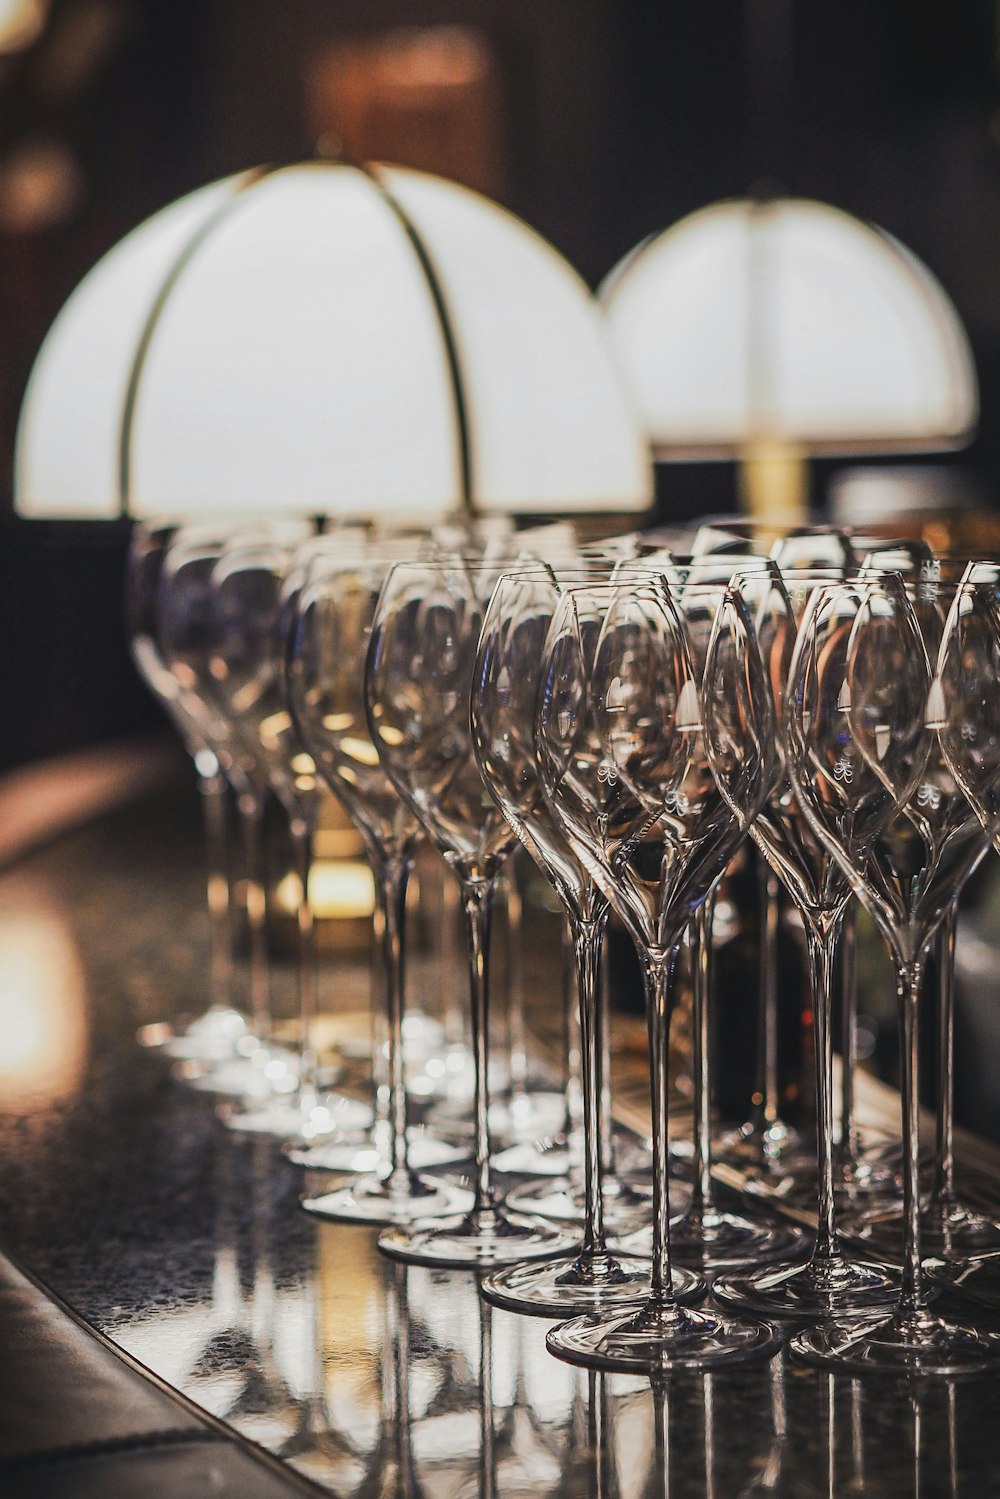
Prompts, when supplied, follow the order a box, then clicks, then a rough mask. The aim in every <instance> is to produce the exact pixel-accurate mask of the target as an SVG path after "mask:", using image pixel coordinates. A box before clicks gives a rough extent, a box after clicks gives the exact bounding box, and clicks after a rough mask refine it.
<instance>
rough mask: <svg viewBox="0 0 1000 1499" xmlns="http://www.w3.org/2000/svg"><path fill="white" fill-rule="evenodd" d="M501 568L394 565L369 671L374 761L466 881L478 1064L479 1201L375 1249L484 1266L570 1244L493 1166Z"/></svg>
mask: <svg viewBox="0 0 1000 1499" xmlns="http://www.w3.org/2000/svg"><path fill="white" fill-rule="evenodd" d="M498 572H499V568H496V567H491V566H488V565H483V566H478V567H477V566H474V565H472V564H470V563H468V562H467V561H466V560H465V559H464V558H462V557H458V556H456V557H453V558H443V559H441V560H438V561H433V562H432V561H428V562H415V563H405V562H401V563H397V565H396V566H395V567H394V568H393V569H392V571H391V572H390V573H389V575H388V577H387V578H386V580H385V584H384V586H383V588H382V592H381V595H380V598H379V601H378V605H377V608H376V611H375V617H374V619H373V622H372V630H371V641H370V644H369V649H368V657H367V665H366V670H365V705H366V711H367V715H368V723H369V729H370V732H371V738H372V743H373V744H374V746H375V748H376V750H377V752H378V756H379V759H380V760H381V762H382V764H383V766H384V767H385V771H386V773H387V775H388V777H389V780H390V781H391V782H392V784H393V785H394V786H395V788H396V790H397V791H398V793H399V795H400V796H401V797H402V798H403V800H404V802H405V803H406V805H407V806H408V807H409V808H410V809H411V811H412V812H413V813H415V815H416V817H417V818H418V820H419V821H420V824H421V826H422V827H423V828H424V831H425V832H426V833H427V834H428V836H429V837H430V839H431V841H432V842H433V843H434V844H435V846H436V847H437V848H438V849H439V851H440V852H441V853H442V854H443V855H444V858H445V861H446V862H447V863H448V865H449V866H450V868H451V869H452V871H453V873H454V875H455V877H456V879H457V880H458V882H459V885H460V887H461V892H462V906H463V912H464V915H465V922H466V936H467V940H468V958H469V979H470V998H471V1007H472V1039H473V1053H474V1060H475V1099H474V1117H475V1201H474V1204H473V1206H472V1208H471V1209H470V1211H469V1212H468V1213H467V1214H465V1215H464V1216H462V1217H458V1218H453V1219H443V1220H440V1221H439V1222H436V1223H435V1222H428V1223H426V1224H421V1223H419V1222H418V1223H416V1224H413V1225H411V1226H409V1227H397V1228H395V1229H390V1230H387V1231H386V1232H384V1233H383V1234H382V1236H381V1238H380V1240H379V1245H380V1247H381V1248H382V1249H383V1250H385V1252H386V1253H388V1254H390V1255H393V1256H395V1257H397V1258H400V1259H404V1260H409V1261H414V1262H417V1263H430V1264H450V1265H468V1266H473V1267H480V1268H486V1267H489V1266H493V1265H495V1264H499V1263H506V1262H509V1261H512V1260H523V1259H530V1258H537V1257H544V1256H546V1255H549V1254H555V1253H558V1252H559V1251H560V1250H562V1249H566V1248H569V1247H570V1245H571V1244H572V1242H573V1240H572V1238H571V1236H570V1235H569V1234H567V1233H566V1232H564V1231H560V1230H559V1229H556V1228H554V1227H552V1226H550V1225H549V1224H546V1223H543V1222H542V1221H541V1220H540V1219H538V1220H536V1219H532V1218H529V1217H522V1216H520V1215H517V1214H514V1213H510V1212H508V1211H506V1210H505V1208H504V1207H503V1206H502V1204H501V1202H500V1198H499V1196H498V1194H497V1192H496V1189H495V1187H494V1185H493V1180H492V1172H491V1165H490V1126H489V1117H488V1075H487V1067H488V1025H489V988H488V958H489V933H490V910H491V903H492V898H493V889H494V885H495V883H496V878H497V875H498V874H499V873H500V871H501V869H502V868H503V865H504V863H505V861H506V859H507V857H508V855H509V854H510V852H511V850H512V849H513V847H514V844H515V842H516V841H517V839H516V834H515V833H514V831H513V829H512V828H511V827H510V824H509V823H508V822H507V820H506V818H505V817H504V815H503V813H502V812H501V810H500V808H499V807H498V806H497V805H496V803H495V802H494V801H493V800H492V798H491V797H490V795H489V793H488V792H487V790H486V787H485V786H484V784H483V780H482V777H481V776H480V774H479V768H478V766H477V765H476V759H475V755H474V753H473V749H472V735H471V729H470V724H469V703H470V698H471V691H472V680H473V670H474V666H475V656H476V648H477V645H478V642H479V634H480V630H481V627H482V619H483V613H484V609H485V604H486V600H487V598H488V596H489V593H490V591H491V590H492V586H493V583H494V582H495V581H496V577H497V575H498Z"/></svg>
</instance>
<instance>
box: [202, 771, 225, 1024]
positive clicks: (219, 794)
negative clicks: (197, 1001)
mask: <svg viewBox="0 0 1000 1499" xmlns="http://www.w3.org/2000/svg"><path fill="white" fill-rule="evenodd" d="M212 759H213V760H215V756H214V755H213V756H212ZM215 765H216V769H215V771H214V772H212V773H210V774H208V775H201V774H199V776H198V790H199V792H200V793H201V811H202V820H203V823H204V828H205V858H206V864H207V866H208V870H207V873H208V932H209V954H210V958H209V961H210V968H209V983H210V985H211V994H212V1003H213V1004H214V1005H218V1006H226V1005H228V1004H229V1003H230V1002H231V1000H232V989H233V932H232V916H231V911H230V888H229V816H228V812H229V805H228V791H229V786H228V782H227V781H226V778H225V776H224V775H223V774H222V773H221V771H220V770H219V769H218V761H217V760H215Z"/></svg>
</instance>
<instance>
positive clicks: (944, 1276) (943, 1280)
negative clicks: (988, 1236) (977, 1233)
mask: <svg viewBox="0 0 1000 1499" xmlns="http://www.w3.org/2000/svg"><path fill="white" fill-rule="evenodd" d="M924 1272H925V1274H926V1276H927V1279H928V1280H930V1281H933V1282H934V1284H935V1285H938V1286H941V1287H943V1288H944V1289H946V1290H949V1291H953V1292H954V1293H955V1295H956V1296H961V1297H962V1299H963V1301H969V1302H971V1303H972V1304H973V1305H974V1306H980V1307H985V1308H986V1310H987V1311H990V1312H1000V1253H997V1252H994V1253H993V1254H984V1255H982V1256H981V1257H979V1258H977V1259H970V1260H968V1261H967V1262H966V1263H965V1264H959V1263H956V1262H955V1261H954V1260H952V1261H946V1260H942V1259H936V1258H935V1259H929V1260H927V1261H926V1262H925V1264H924Z"/></svg>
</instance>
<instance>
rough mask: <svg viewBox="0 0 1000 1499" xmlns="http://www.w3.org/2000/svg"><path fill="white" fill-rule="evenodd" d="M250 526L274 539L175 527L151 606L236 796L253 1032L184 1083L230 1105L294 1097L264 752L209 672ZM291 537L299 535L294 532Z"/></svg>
mask: <svg viewBox="0 0 1000 1499" xmlns="http://www.w3.org/2000/svg"><path fill="white" fill-rule="evenodd" d="M251 525H252V526H253V528H254V530H255V531H257V532H259V533H270V534H274V532H273V530H272V526H271V525H270V524H269V523H267V522H265V521H258V520H256V519H249V518H242V519H235V518H234V519H232V520H228V521H221V522H210V523H192V524H191V525H184V526H181V527H179V528H178V530H177V532H176V534H175V535H174V537H173V539H172V540H171V542H170V544H169V546H168V548H167V552H166V556H165V557H164V561H163V567H162V569H161V572H160V579H159V584H158V587H157V601H156V618H157V632H158V635H159V639H160V645H161V651H162V655H163V660H164V664H165V665H166V667H167V669H168V671H169V672H170V674H171V675H172V676H173V678H174V680H175V681H176V682H177V685H178V688H179V690H180V693H181V698H182V701H183V702H184V704H185V707H186V708H187V710H188V711H189V712H190V713H191V715H192V716H193V717H194V718H195V720H196V721H197V723H198V724H199V725H200V726H201V728H202V732H203V733H204V735H205V736H206V738H207V739H208V741H209V743H210V744H211V745H212V746H213V748H214V750H215V752H216V754H217V756H218V758H219V761H220V763H221V765H222V768H223V770H224V772H225V775H226V779H227V780H228V781H229V784H230V785H231V786H232V788H233V791H234V793H235V796H236V807H237V812H238V815H239V826H240V832H241V834H242V843H243V863H244V882H245V891H246V894H245V905H246V920H247V933H248V938H249V948H250V974H249V982H250V1017H251V1030H250V1034H249V1035H248V1036H247V1037H246V1038H245V1039H244V1041H242V1042H241V1043H240V1044H239V1046H238V1048H237V1049H238V1051H239V1052H240V1056H239V1057H238V1058H237V1059H236V1060H235V1061H231V1062H225V1061H224V1062H221V1063H216V1064H214V1065H213V1066H211V1067H210V1068H206V1069H205V1071H204V1072H203V1073H201V1074H199V1075H197V1076H194V1077H190V1076H188V1077H185V1081H188V1082H189V1083H190V1085H191V1086H193V1087H195V1088H202V1089H205V1090H207V1091H210V1092H215V1093H221V1094H228V1095H230V1096H234V1097H239V1096H241V1095H247V1096H256V1097H263V1096H265V1095H266V1094H268V1093H270V1092H274V1091H282V1092H286V1093H292V1092H294V1090H295V1087H296V1076H295V1068H294V1059H293V1058H292V1057H291V1055H290V1054H289V1053H287V1052H285V1051H283V1050H282V1049H281V1048H279V1047H276V1046H275V1045H274V1042H273V1039H272V1036H271V994H270V974H269V965H268V952H267V934H266V894H265V884H264V875H263V862H262V853H263V850H262V841H261V840H262V831H263V821H264V815H265V811H266V807H267V798H268V781H267V772H266V768H265V764H264V758H263V752H262V751H260V750H259V749H258V750H257V751H253V750H252V748H251V747H250V746H249V745H248V743H247V742H245V741H244V740H242V739H241V738H240V737H239V736H238V735H237V734H236V731H235V728H234V725H233V724H232V722H231V721H230V720H229V719H228V718H227V716H226V713H225V710H224V708H223V705H222V702H221V700H220V697H219V693H218V689H217V684H216V682H215V679H214V677H213V675H212V665H211V663H212V654H213V650H214V643H215V630H216V621H215V618H214V613H213V609H214V605H213V595H212V588H211V578H212V570H213V568H214V567H215V564H216V562H217V561H218V560H219V557H220V556H221V554H222V551H223V549H224V547H225V546H226V543H227V542H228V541H229V539H230V538H231V537H232V535H233V534H234V532H236V531H237V530H240V529H242V530H244V531H247V530H248V529H249V527H250V526H251ZM295 529H296V532H298V527H297V526H296V528H295ZM278 532H279V534H280V526H279V527H278Z"/></svg>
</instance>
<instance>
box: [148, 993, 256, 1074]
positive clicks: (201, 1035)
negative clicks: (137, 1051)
mask: <svg viewBox="0 0 1000 1499" xmlns="http://www.w3.org/2000/svg"><path fill="white" fill-rule="evenodd" d="M248 1034H249V1025H248V1022H247V1018H246V1016H245V1015H242V1014H241V1013H240V1011H239V1010H234V1009H232V1008H231V1006H229V1005H212V1007H211V1008H210V1009H208V1010H206V1011H205V1013H204V1014H203V1015H199V1016H197V1018H196V1019H194V1020H192V1021H190V1023H189V1024H188V1025H186V1026H183V1027H181V1028H177V1027H175V1026H173V1025H171V1024H170V1023H169V1022H168V1021H159V1022H158V1023H156V1024H153V1025H144V1026H142V1027H141V1028H140V1029H139V1031H138V1032H137V1033H136V1039H137V1040H138V1042H139V1045H140V1046H146V1047H149V1048H151V1049H153V1050H156V1051H162V1052H163V1054H164V1056H167V1057H170V1058H171V1059H172V1060H173V1061H176V1062H187V1061H192V1062H223V1061H225V1060H226V1058H228V1057H231V1056H232V1055H233V1053H234V1051H235V1050H236V1047H237V1045H238V1043H239V1042H240V1041H241V1040H242V1039H243V1037H244V1036H247V1035H248Z"/></svg>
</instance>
